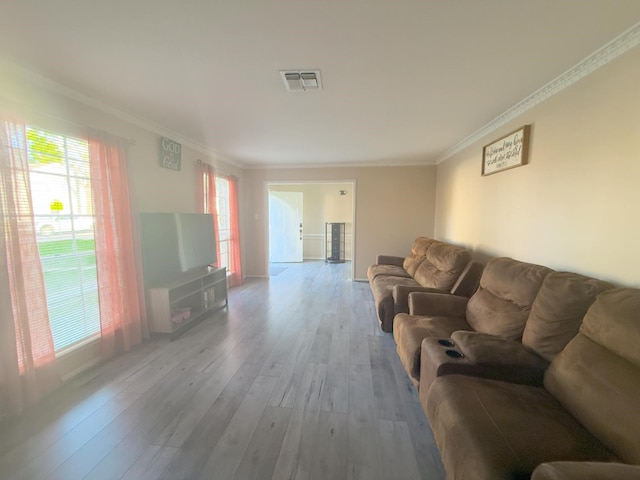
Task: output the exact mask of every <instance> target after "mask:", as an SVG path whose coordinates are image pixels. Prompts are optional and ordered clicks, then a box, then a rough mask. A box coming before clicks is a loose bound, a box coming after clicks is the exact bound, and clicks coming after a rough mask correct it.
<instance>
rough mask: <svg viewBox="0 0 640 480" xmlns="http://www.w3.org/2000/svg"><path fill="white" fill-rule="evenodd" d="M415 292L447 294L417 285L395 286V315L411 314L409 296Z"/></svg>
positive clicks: (393, 292) (393, 293)
mask: <svg viewBox="0 0 640 480" xmlns="http://www.w3.org/2000/svg"><path fill="white" fill-rule="evenodd" d="M413 292H425V293H426V292H431V293H445V294H446V293H447V292H444V291H442V290H439V289H437V288H429V287H420V286H416V285H395V286H394V287H393V291H392V295H393V307H394V311H395V313H409V294H410V293H413Z"/></svg>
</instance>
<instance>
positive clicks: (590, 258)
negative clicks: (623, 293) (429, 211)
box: [435, 48, 640, 287]
mask: <svg viewBox="0 0 640 480" xmlns="http://www.w3.org/2000/svg"><path fill="white" fill-rule="evenodd" d="M639 85H640V48H635V49H634V50H632V51H630V52H628V53H626V54H625V55H623V56H622V57H619V58H618V59H616V60H614V61H613V62H611V63H609V64H608V65H606V66H605V67H603V68H601V69H600V70H598V71H596V72H594V73H593V74H591V75H590V76H588V77H586V78H584V79H582V80H580V81H579V82H577V83H575V84H574V85H572V86H571V87H569V88H568V89H566V90H564V91H562V92H560V93H559V94H557V95H555V96H553V97H551V98H550V99H548V100H547V101H545V102H544V103H542V104H540V105H538V106H536V107H534V108H533V109H531V110H529V111H528V112H526V113H524V114H523V115H522V116H521V117H520V118H517V119H516V120H514V121H513V122H511V123H510V124H509V125H505V126H504V127H503V128H501V129H500V130H499V131H496V132H493V133H492V134H491V135H489V136H488V137H487V138H484V139H482V140H481V141H479V142H478V143H477V144H475V145H473V146H471V147H469V148H467V149H465V150H464V151H463V152H461V153H459V154H457V155H456V156H454V157H453V158H451V159H449V160H448V161H446V162H444V163H442V164H440V165H439V166H438V169H437V198H436V223H435V235H436V237H437V238H439V239H444V240H448V241H451V242H454V243H459V244H463V245H466V246H468V247H470V248H472V249H473V250H474V253H475V254H476V256H477V257H478V258H481V259H486V258H487V256H503V255H504V256H511V257H514V258H517V259H520V260H524V261H529V262H534V263H540V264H544V265H548V266H550V267H552V268H554V269H558V270H570V271H575V272H580V273H585V274H587V275H593V276H597V277H599V278H603V279H608V280H611V281H613V282H618V283H621V284H626V285H630V286H636V287H638V286H640V276H639V275H638V272H639V271H640V249H639V248H638V245H640V213H639V212H638V208H639V206H640V88H639ZM524 124H531V125H532V127H531V144H530V157H529V160H530V161H529V165H526V166H523V167H518V168H515V169H512V170H508V171H504V172H500V173H497V174H494V175H491V176H487V177H481V175H480V167H481V153H482V146H483V145H485V144H487V143H490V142H492V141H493V140H495V139H497V138H499V137H500V136H502V135H504V134H506V133H508V132H510V131H512V130H514V129H516V128H518V127H520V126H521V125H524Z"/></svg>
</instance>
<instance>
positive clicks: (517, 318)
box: [466, 258, 552, 340]
mask: <svg viewBox="0 0 640 480" xmlns="http://www.w3.org/2000/svg"><path fill="white" fill-rule="evenodd" d="M551 271H552V270H551V269H550V268H548V267H544V266H542V265H534V264H531V263H524V262H519V261H517V260H513V259H511V258H496V259H494V260H491V261H490V262H489V263H488V264H487V266H486V267H485V269H484V272H483V273H482V277H481V278H480V287H479V288H478V291H477V292H476V293H475V294H474V295H473V296H472V297H471V298H470V299H469V303H468V304H467V314H466V315H467V321H468V322H469V325H471V327H472V328H473V329H474V330H476V331H478V332H484V333H490V334H492V335H496V336H499V337H503V338H507V339H511V340H519V339H520V338H521V337H522V332H523V330H524V327H525V323H526V321H527V318H528V316H529V312H530V311H531V305H532V303H533V301H534V299H535V297H536V294H537V293H538V290H539V289H540V286H541V285H542V281H543V280H544V278H545V277H546V276H547V275H548V274H549V273H550V272H551Z"/></svg>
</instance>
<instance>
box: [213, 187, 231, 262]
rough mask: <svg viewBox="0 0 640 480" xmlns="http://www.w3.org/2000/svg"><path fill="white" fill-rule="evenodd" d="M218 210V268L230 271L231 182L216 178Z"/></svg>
mask: <svg viewBox="0 0 640 480" xmlns="http://www.w3.org/2000/svg"><path fill="white" fill-rule="evenodd" d="M216 209H217V211H218V242H219V243H218V245H219V248H218V266H220V267H227V270H229V251H230V249H229V242H230V240H231V217H230V215H229V212H230V208H229V180H228V179H227V178H224V177H218V176H216Z"/></svg>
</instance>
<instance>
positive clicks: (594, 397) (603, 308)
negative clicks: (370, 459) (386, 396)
mask: <svg viewBox="0 0 640 480" xmlns="http://www.w3.org/2000/svg"><path fill="white" fill-rule="evenodd" d="M559 295H561V292H560V293H559ZM545 306H548V304H547V305H545ZM542 310H543V311H547V312H551V310H544V308H542ZM569 310H570V309H569ZM555 320H557V319H555ZM555 320H554V321H552V322H551V323H552V324H559V323H558V322H556V321H555ZM571 321H572V320H571ZM570 335H571V333H570V331H568V330H567V332H566V335H565V337H564V338H566V337H567V336H570ZM544 337H545V336H544V335H543V336H541V337H540V338H544ZM562 342H564V340H562ZM562 342H560V343H559V344H557V343H556V342H554V341H551V342H542V344H544V345H545V346H552V347H553V348H551V350H549V352H548V353H546V354H545V355H548V358H552V361H551V363H550V366H549V368H548V369H547V370H546V372H545V374H544V380H543V385H542V386H533V385H524V384H519V383H509V382H505V381H500V380H496V379H490V378H480V377H475V376H467V375H455V374H453V375H444V376H438V377H437V378H435V380H434V381H433V383H432V384H431V386H430V388H428V389H427V393H426V395H423V385H422V383H421V385H420V393H421V395H420V399H421V402H422V404H423V407H424V408H425V411H426V413H427V417H428V419H429V422H430V424H431V427H432V429H433V432H434V435H435V438H436V443H437V445H438V448H439V450H440V453H441V456H442V460H443V462H444V465H445V469H446V471H447V478H450V479H457V480H465V479H473V480H483V479H486V480H498V479H521V478H522V479H525V478H530V477H531V475H532V472H533V471H534V469H535V470H536V471H535V474H534V475H533V478H534V479H538V480H543V479H577V478H581V479H584V478H587V479H589V478H602V479H604V478H612V479H613V478H640V466H637V465H639V464H640V406H639V405H640V404H639V403H638V399H639V398H640V348H639V347H638V346H639V345H640V290H638V289H631V288H618V289H609V290H605V291H603V292H602V293H600V294H599V295H598V296H597V298H596V300H595V303H593V305H591V306H590V307H589V309H588V311H587V313H586V315H585V316H584V319H583V321H582V324H581V326H580V329H579V333H578V334H577V335H575V336H574V337H573V338H572V339H571V340H570V341H569V342H568V344H567V345H566V347H564V348H563V349H562V350H561V351H560V352H557V353H556V350H557V348H558V345H560V346H561V345H562ZM543 351H544V348H543ZM516 368H517V367H516ZM546 462H559V463H551V464H546ZM571 462H577V463H571ZM598 462H606V463H604V464H603V463H598ZM608 462H617V463H624V464H632V465H636V466H629V465H618V464H617V463H612V464H610V465H608V464H607V463H608ZM543 463H545V464H544V465H541V464H543ZM538 466H539V467H538ZM536 467H538V468H536Z"/></svg>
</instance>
